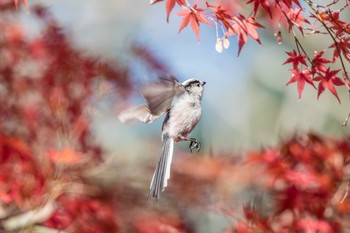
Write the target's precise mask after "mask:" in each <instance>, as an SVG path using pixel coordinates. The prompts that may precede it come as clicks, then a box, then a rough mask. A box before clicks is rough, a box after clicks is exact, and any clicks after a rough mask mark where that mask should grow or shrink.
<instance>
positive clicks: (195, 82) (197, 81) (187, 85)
mask: <svg viewBox="0 0 350 233" xmlns="http://www.w3.org/2000/svg"><path fill="white" fill-rule="evenodd" d="M194 85H196V86H198V87H199V86H200V85H201V82H200V81H199V80H193V81H191V82H189V83H187V84H186V86H185V87H190V86H194Z"/></svg>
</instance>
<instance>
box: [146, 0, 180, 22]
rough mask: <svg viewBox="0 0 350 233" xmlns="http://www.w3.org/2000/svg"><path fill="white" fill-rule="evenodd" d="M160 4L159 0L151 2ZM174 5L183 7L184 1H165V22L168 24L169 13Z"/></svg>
mask: <svg viewBox="0 0 350 233" xmlns="http://www.w3.org/2000/svg"><path fill="white" fill-rule="evenodd" d="M157 2H160V0H155V1H151V4H154V3H157ZM175 3H177V4H178V5H179V6H185V1H184V0H167V1H166V3H165V9H166V21H167V22H169V16H170V13H171V11H172V10H173V9H174V6H175Z"/></svg>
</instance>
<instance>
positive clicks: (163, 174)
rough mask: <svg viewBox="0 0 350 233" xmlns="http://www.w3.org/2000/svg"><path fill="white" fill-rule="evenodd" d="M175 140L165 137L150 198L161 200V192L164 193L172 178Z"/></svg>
mask: <svg viewBox="0 0 350 233" xmlns="http://www.w3.org/2000/svg"><path fill="white" fill-rule="evenodd" d="M173 151H174V140H173V139H172V138H170V137H169V136H168V135H167V134H166V135H164V136H163V145H162V152H161V156H160V159H159V162H158V164H157V167H156V169H155V171H154V174H153V177H152V181H151V185H150V187H149V188H150V192H149V196H150V197H152V198H156V200H158V199H159V194H160V192H162V191H164V190H165V188H166V187H167V185H168V180H169V178H170V168H171V161H172V158H173Z"/></svg>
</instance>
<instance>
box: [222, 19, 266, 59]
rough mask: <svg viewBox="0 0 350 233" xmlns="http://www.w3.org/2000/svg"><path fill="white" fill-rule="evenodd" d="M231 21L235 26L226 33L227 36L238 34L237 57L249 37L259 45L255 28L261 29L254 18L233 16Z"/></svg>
mask: <svg viewBox="0 0 350 233" xmlns="http://www.w3.org/2000/svg"><path fill="white" fill-rule="evenodd" d="M232 20H233V21H234V22H235V24H234V25H233V26H232V29H229V30H228V31H227V36H231V35H236V34H238V56H239V54H240V53H241V50H242V48H243V46H244V45H245V43H246V42H247V40H248V36H250V37H251V38H252V39H253V40H255V41H256V42H258V43H259V44H261V42H260V39H259V35H258V32H257V31H256V29H257V28H263V27H264V26H262V25H261V24H259V23H257V22H256V21H255V18H251V17H250V18H245V17H244V16H243V15H241V14H240V15H238V16H234V17H233V18H232Z"/></svg>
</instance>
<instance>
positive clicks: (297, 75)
mask: <svg viewBox="0 0 350 233" xmlns="http://www.w3.org/2000/svg"><path fill="white" fill-rule="evenodd" d="M290 71H291V72H292V74H293V75H292V78H291V79H290V80H289V81H288V82H287V85H289V84H291V83H294V82H297V88H298V94H299V100H300V98H301V95H302V93H303V90H304V86H305V82H307V83H308V84H310V85H311V86H313V87H314V88H315V89H316V87H315V85H314V83H313V82H312V80H311V78H310V72H309V70H308V69H307V68H305V69H304V70H303V71H300V70H299V68H296V67H295V68H294V69H290Z"/></svg>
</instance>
